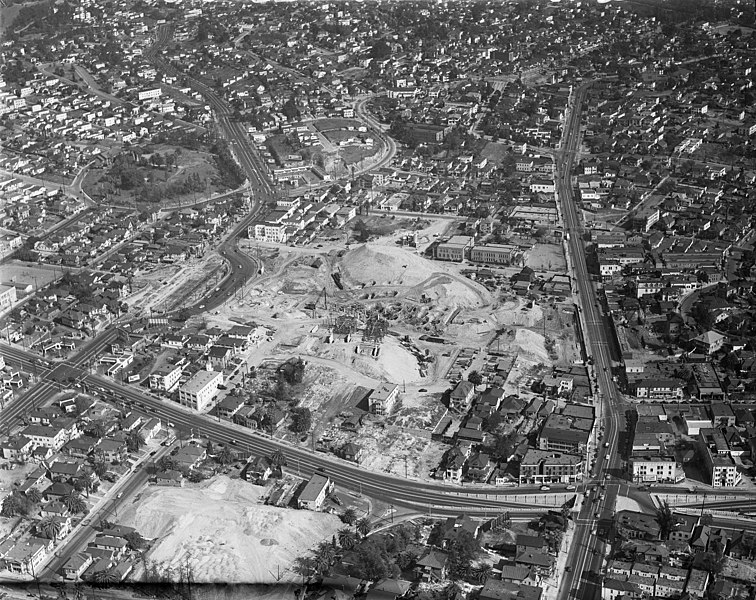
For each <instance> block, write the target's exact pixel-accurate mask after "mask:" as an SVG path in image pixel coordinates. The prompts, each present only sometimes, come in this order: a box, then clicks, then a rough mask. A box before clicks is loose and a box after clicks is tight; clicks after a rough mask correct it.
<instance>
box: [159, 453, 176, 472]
mask: <svg viewBox="0 0 756 600" xmlns="http://www.w3.org/2000/svg"><path fill="white" fill-rule="evenodd" d="M176 466H177V463H176V460H175V459H174V458H173V457H172V456H163V457H162V458H161V459H160V460H159V461H158V467H159V468H160V469H161V470H162V471H173V470H175V469H176Z"/></svg>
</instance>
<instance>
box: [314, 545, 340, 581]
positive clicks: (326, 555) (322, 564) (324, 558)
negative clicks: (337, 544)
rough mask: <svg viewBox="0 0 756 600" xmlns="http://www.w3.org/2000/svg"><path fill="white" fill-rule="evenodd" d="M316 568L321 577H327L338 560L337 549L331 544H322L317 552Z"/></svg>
mask: <svg viewBox="0 0 756 600" xmlns="http://www.w3.org/2000/svg"><path fill="white" fill-rule="evenodd" d="M314 558H315V568H316V570H317V571H318V574H319V575H326V574H327V573H328V571H329V570H330V569H331V565H333V561H334V559H335V558H336V549H335V548H334V547H333V545H332V544H331V543H329V542H320V544H318V547H317V548H316V550H315V557H314Z"/></svg>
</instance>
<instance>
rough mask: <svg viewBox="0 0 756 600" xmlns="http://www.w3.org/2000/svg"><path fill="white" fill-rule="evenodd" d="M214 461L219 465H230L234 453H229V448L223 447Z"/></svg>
mask: <svg viewBox="0 0 756 600" xmlns="http://www.w3.org/2000/svg"><path fill="white" fill-rule="evenodd" d="M215 460H216V461H217V462H218V464H219V465H223V466H225V465H230V464H231V463H232V462H234V453H233V452H231V448H229V447H228V446H223V447H222V448H221V449H220V450H219V451H218V453H217V454H216V455H215Z"/></svg>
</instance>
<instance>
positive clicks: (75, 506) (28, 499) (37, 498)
mask: <svg viewBox="0 0 756 600" xmlns="http://www.w3.org/2000/svg"><path fill="white" fill-rule="evenodd" d="M41 501H42V495H41V494H40V492H39V490H38V489H36V488H32V489H30V490H29V491H28V492H26V493H25V494H24V493H22V492H19V491H18V490H15V491H13V492H11V493H10V494H9V495H8V496H6V498H5V501H4V502H3V508H2V511H0V516H3V517H19V516H20V517H26V516H28V515H30V514H31V513H33V512H34V511H35V510H36V508H37V506H38V505H39V503H40V502H41ZM61 502H63V504H64V505H65V506H66V508H67V509H68V510H69V512H71V513H72V514H79V513H83V512H86V510H87V503H86V502H85V501H84V498H82V497H81V494H80V493H79V492H78V491H77V490H76V489H75V488H74V489H73V490H71V491H70V492H69V493H68V494H66V495H65V496H63V497H62V498H61ZM51 539H52V538H51Z"/></svg>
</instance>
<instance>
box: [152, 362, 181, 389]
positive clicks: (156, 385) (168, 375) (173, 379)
mask: <svg viewBox="0 0 756 600" xmlns="http://www.w3.org/2000/svg"><path fill="white" fill-rule="evenodd" d="M182 372H183V369H182V368H181V366H180V365H162V366H161V367H159V368H158V370H157V371H155V372H154V373H150V389H151V390H157V391H160V392H170V391H171V390H172V389H173V388H174V387H175V386H176V384H177V383H178V382H179V379H181V373H182Z"/></svg>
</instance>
